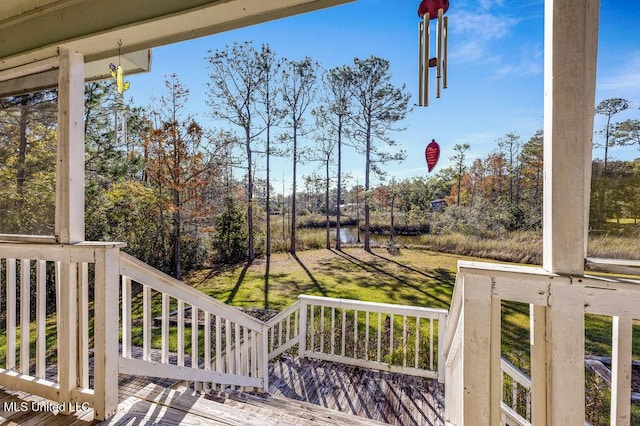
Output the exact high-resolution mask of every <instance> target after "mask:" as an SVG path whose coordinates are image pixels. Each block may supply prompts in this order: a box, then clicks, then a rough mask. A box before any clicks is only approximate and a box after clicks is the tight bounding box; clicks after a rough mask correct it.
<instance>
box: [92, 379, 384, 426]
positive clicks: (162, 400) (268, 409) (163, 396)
mask: <svg viewBox="0 0 640 426" xmlns="http://www.w3.org/2000/svg"><path fill="white" fill-rule="evenodd" d="M213 398H215V399H216V400H214V399H213ZM346 422H348V424H349V425H350V426H358V425H363V426H364V425H382V424H384V423H380V422H376V421H374V420H371V419H365V418H361V417H357V416H351V415H348V414H344V413H340V412H338V411H335V410H330V409H328V408H324V407H320V406H316V405H314V404H310V403H306V402H301V401H295V400H288V399H286V398H279V397H271V396H269V397H262V396H259V395H252V394H244V393H242V394H233V395H221V396H220V397H202V396H199V395H194V394H193V393H192V391H190V390H183V391H182V392H180V391H178V390H175V389H167V388H164V387H162V386H159V385H155V384H149V385H148V386H146V387H145V388H144V389H142V390H141V391H139V392H138V393H137V394H136V395H135V396H132V397H130V398H128V399H127V400H125V401H124V402H123V403H121V404H120V406H119V410H118V413H117V414H116V415H115V416H114V417H112V418H111V419H110V420H108V421H106V422H103V423H101V424H104V425H124V424H127V425H128V424H140V423H144V424H146V423H154V424H163V425H165V424H167V425H174V424H175V425H180V424H189V425H230V426H241V425H254V426H270V425H273V426H276V425H285V426H287V425H291V426H298V425H300V426H311V425H321V424H322V425H340V426H343V425H344V424H345V423H346Z"/></svg>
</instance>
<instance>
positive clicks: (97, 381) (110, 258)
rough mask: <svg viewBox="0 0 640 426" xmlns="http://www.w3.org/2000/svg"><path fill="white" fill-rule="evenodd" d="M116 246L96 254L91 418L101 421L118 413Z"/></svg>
mask: <svg viewBox="0 0 640 426" xmlns="http://www.w3.org/2000/svg"><path fill="white" fill-rule="evenodd" d="M119 250H120V248H119V246H117V245H114V246H112V247H105V248H101V249H98V250H96V284H97V285H96V288H95V326H94V363H93V372H94V373H93V374H94V395H95V400H94V416H95V418H96V419H97V420H105V419H107V418H109V417H111V416H112V415H114V414H115V413H116V412H117V411H118V321H119V320H118V290H119V289H118V278H119V276H120V264H119V257H118V256H119Z"/></svg>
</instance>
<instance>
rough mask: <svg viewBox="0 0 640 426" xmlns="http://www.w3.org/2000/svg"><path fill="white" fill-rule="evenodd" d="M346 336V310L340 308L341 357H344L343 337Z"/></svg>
mask: <svg viewBox="0 0 640 426" xmlns="http://www.w3.org/2000/svg"><path fill="white" fill-rule="evenodd" d="M346 335H347V310H346V309H345V308H342V345H341V349H342V356H344V347H345V337H346Z"/></svg>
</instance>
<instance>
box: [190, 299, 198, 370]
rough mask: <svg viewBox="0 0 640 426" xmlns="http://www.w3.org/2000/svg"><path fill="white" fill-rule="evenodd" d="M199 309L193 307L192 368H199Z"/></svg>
mask: <svg viewBox="0 0 640 426" xmlns="http://www.w3.org/2000/svg"><path fill="white" fill-rule="evenodd" d="M198 317H199V312H198V308H196V307H195V306H192V307H191V368H198V355H199V351H198V337H199V336H198Z"/></svg>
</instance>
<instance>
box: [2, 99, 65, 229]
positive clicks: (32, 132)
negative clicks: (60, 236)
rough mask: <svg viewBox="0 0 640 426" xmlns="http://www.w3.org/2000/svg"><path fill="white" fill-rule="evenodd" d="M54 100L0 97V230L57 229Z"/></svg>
mask: <svg viewBox="0 0 640 426" xmlns="http://www.w3.org/2000/svg"><path fill="white" fill-rule="evenodd" d="M56 101H57V94H56V93H55V92H40V93H35V94H28V95H22V96H16V97H10V98H4V99H0V107H1V109H0V210H1V211H3V212H4V213H3V214H2V215H0V233H12V234H36V235H39V234H40V235H41V234H44V235H53V234H54V211H55V164H56V108H55V105H56Z"/></svg>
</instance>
